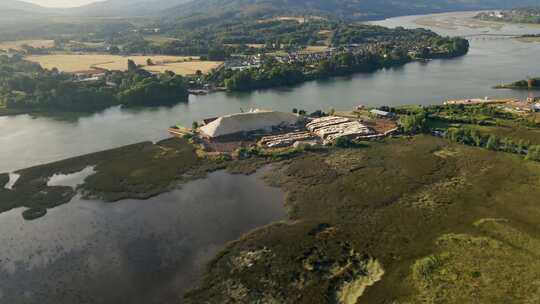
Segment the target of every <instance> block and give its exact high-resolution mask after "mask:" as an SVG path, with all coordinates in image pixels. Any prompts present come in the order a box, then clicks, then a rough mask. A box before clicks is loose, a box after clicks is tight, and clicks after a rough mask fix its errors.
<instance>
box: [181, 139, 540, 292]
mask: <svg viewBox="0 0 540 304" xmlns="http://www.w3.org/2000/svg"><path fill="white" fill-rule="evenodd" d="M275 168H276V169H275V171H274V173H273V175H272V176H270V177H268V179H269V180H270V181H272V182H273V183H275V184H276V185H279V186H281V187H283V188H284V189H286V190H287V192H288V196H287V201H286V205H287V207H288V208H289V210H290V217H291V219H292V220H293V221H292V222H291V223H281V224H276V225H272V226H269V227H265V228H262V229H259V230H257V231H255V232H254V233H251V234H250V235H247V236H245V237H244V238H242V239H241V240H239V241H237V242H235V243H234V244H231V245H230V246H229V247H228V248H227V249H226V250H225V251H223V252H222V253H221V254H220V255H219V256H218V257H216V258H215V259H214V260H213V261H212V262H211V263H210V265H209V269H208V273H207V276H206V278H205V281H204V283H203V285H202V286H201V288H200V289H198V290H195V291H193V292H192V293H190V294H189V295H188V300H189V302H190V303H205V302H207V301H208V302H219V303H232V302H244V303H249V302H254V301H257V300H258V301H262V302H263V303H272V302H276V303H356V300H357V299H358V298H359V297H360V295H361V301H362V302H364V303H383V302H384V303H386V302H388V303H390V302H393V301H399V302H405V303H407V302H412V303H415V302H418V301H419V299H420V298H421V297H424V298H426V299H429V297H432V296H433V295H431V294H429V293H432V292H437V291H433V290H432V289H431V287H433V288H436V289H435V290H444V288H445V287H444V286H445V285H444V284H445V282H451V280H455V281H456V283H459V284H460V285H459V286H461V285H463V286H465V285H467V286H471V287H469V288H470V290H471V293H469V294H465V295H460V294H459V289H457V288H455V289H451V290H449V291H448V292H449V293H452V294H453V295H452V296H450V295H448V296H445V297H442V298H438V299H444V301H442V302H443V303H459V302H456V301H457V300H455V299H462V298H460V296H461V297H465V298H466V299H468V300H472V299H476V298H475V297H472V295H473V294H474V293H476V294H478V296H479V297H480V298H482V299H487V298H490V299H492V300H493V301H492V302H501V301H504V300H505V299H525V300H534V299H535V297H537V296H538V290H532V289H529V290H525V289H524V288H515V289H512V288H511V287H512V286H518V285H519V284H525V285H526V284H528V283H529V282H528V281H527V280H528V279H530V278H535V277H536V275H535V270H534V269H536V268H534V267H533V268H530V269H528V268H526V267H522V268H519V269H520V272H522V271H525V273H524V274H523V275H522V276H517V275H515V273H508V274H507V273H506V272H507V271H513V270H512V269H511V267H502V266H501V267H499V268H498V270H500V271H502V273H499V276H507V275H508V276H511V277H512V278H515V280H514V281H512V282H510V283H509V284H506V285H505V286H508V288H506V289H505V290H507V291H508V292H510V293H509V294H506V295H505V294H503V293H502V292H498V293H493V294H491V293H490V290H491V289H495V288H497V286H498V285H497V284H498V283H497V284H488V283H485V284H487V285H489V286H490V288H489V289H482V288H481V286H482V285H481V284H477V283H478V282H477V281H478V280H488V281H484V282H489V280H496V279H497V278H496V276H495V274H496V273H497V271H485V272H484V271H483V269H480V270H473V272H474V271H476V272H480V275H478V274H477V273H476V272H474V273H473V275H470V276H469V275H463V276H461V275H458V277H457V278H454V274H453V272H445V271H443V270H441V271H439V272H437V277H434V279H433V280H434V281H433V282H434V283H433V285H425V282H424V281H422V280H424V279H422V278H419V277H418V276H415V275H413V274H414V273H415V271H416V270H414V269H417V268H418V267H416V268H415V265H416V264H417V263H420V262H418V261H422V260H423V259H425V258H426V257H429V256H431V255H436V256H437V255H439V254H441V253H442V252H443V251H444V248H443V247H441V246H440V241H438V240H440V239H441V238H444V237H445V235H449V234H463V235H466V236H467V237H468V238H475V237H491V238H493V236H490V235H489V233H490V232H489V231H485V230H481V229H478V227H475V226H474V225H473V223H475V222H476V221H478V220H480V219H484V218H505V219H506V220H507V221H508V222H507V225H508V227H510V228H511V229H517V230H519V231H522V232H523V233H526V234H527V235H528V237H530V238H532V239H535V238H538V237H539V236H540V234H539V233H540V232H539V231H538V230H537V228H536V227H537V226H536V222H537V218H538V217H539V216H540V208H539V207H540V206H538V199H537V195H536V194H535V193H536V191H537V190H540V165H539V164H538V163H535V162H527V161H524V160H522V159H521V158H519V157H517V156H514V155H511V154H506V153H497V152H492V151H488V150H484V149H479V148H474V147H467V146H463V145H457V144H454V143H451V142H449V141H446V140H444V139H438V138H435V137H431V136H425V135H420V136H416V137H413V138H400V139H389V140H388V141H387V142H386V143H371V144H370V146H369V147H367V148H360V149H335V150H330V151H328V152H325V153H305V154H303V155H301V156H299V157H297V158H296V159H295V160H294V161H283V162H281V163H279V165H276V166H275ZM469 243H470V242H469ZM469 243H467V242H466V244H469ZM452 246H454V247H452V248H450V250H451V251H452V252H453V253H452V254H453V256H455V257H456V258H457V260H450V261H449V262H448V263H449V264H445V265H446V266H444V267H454V268H453V269H457V270H455V271H454V273H455V272H456V271H458V270H459V271H466V272H467V274H468V273H469V272H468V269H467V267H466V264H463V267H462V264H460V263H465V262H463V261H466V263H472V262H473V261H478V260H479V259H481V258H482V256H481V255H480V256H479V255H478V254H479V253H481V252H482V251H481V250H478V249H477V248H476V247H474V246H472V245H471V246H472V247H467V246H468V245H467V246H462V247H463V248H462V247H459V243H458V245H452ZM455 248H458V249H459V250H458V251H455V250H457V249H455ZM486 254H488V253H484V257H485V255H486ZM499 258H500V259H501V260H497V261H498V262H500V263H504V262H507V261H511V262H515V263H521V264H520V265H527V263H528V262H530V261H531V259H530V258H523V257H522V254H521V253H519V254H518V253H515V254H514V253H512V252H510V253H508V254H506V253H504V254H503V253H501V254H496V255H495V259H499ZM460 261H461V262H460ZM498 262H493V263H498ZM375 263H376V265H379V266H380V269H379V268H378V266H377V267H375V266H373V265H375ZM516 265H517V264H516ZM413 270H414V271H413ZM382 273H384V274H382ZM426 276H427V278H428V279H426V280H429V282H432V281H431V279H430V278H431V276H432V274H430V273H427V274H426ZM435 279H436V280H435ZM501 284H503V283H501ZM370 285H372V286H371V287H368V286H370ZM425 286H428V288H427V289H426V287H425ZM366 287H367V288H366ZM364 288H366V289H365V292H364V293H363V294H362V290H363V289H364ZM437 288H438V289H437ZM426 291H427V292H428V294H425V293H426ZM428 302H429V301H428Z"/></svg>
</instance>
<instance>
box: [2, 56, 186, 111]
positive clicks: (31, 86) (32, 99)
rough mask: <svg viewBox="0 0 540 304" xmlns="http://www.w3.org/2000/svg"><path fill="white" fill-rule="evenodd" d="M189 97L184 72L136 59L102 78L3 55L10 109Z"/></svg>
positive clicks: (139, 103)
mask: <svg viewBox="0 0 540 304" xmlns="http://www.w3.org/2000/svg"><path fill="white" fill-rule="evenodd" d="M187 97H188V91H187V86H186V82H185V80H184V78H183V77H182V76H180V75H175V74H174V73H172V72H166V73H163V74H158V75H153V74H150V73H148V72H146V71H144V70H140V69H138V68H137V67H136V66H135V67H133V63H132V64H131V65H130V69H129V70H128V71H127V72H106V73H105V75H104V76H103V77H100V78H99V79H96V80H94V79H89V80H88V79H86V80H85V79H78V78H77V77H75V76H73V75H71V74H67V73H62V72H59V71H58V70H57V69H52V70H46V69H42V68H41V67H39V65H37V66H36V65H35V64H30V63H28V62H26V61H24V60H23V59H22V58H8V57H7V56H3V57H0V100H1V101H2V104H3V105H4V107H6V108H8V109H27V110H32V111H46V110H60V111H94V110H99V109H103V108H107V107H110V106H115V105H122V106H143V105H144V106H154V105H163V104H171V103H176V102H180V101H185V100H187Z"/></svg>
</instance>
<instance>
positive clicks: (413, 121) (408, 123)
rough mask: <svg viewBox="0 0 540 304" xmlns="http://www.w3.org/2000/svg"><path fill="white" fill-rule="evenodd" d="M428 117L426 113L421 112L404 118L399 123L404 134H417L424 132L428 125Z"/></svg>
mask: <svg viewBox="0 0 540 304" xmlns="http://www.w3.org/2000/svg"><path fill="white" fill-rule="evenodd" d="M426 116H427V115H426V113H425V112H424V111H421V112H420V113H418V114H414V115H407V116H404V117H402V118H401V119H400V122H399V123H400V125H401V129H402V131H403V133H407V134H415V133H418V132H422V131H424V130H425V128H426V123H427V120H426Z"/></svg>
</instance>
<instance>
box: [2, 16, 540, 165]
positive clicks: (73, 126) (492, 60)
mask: <svg viewBox="0 0 540 304" xmlns="http://www.w3.org/2000/svg"><path fill="white" fill-rule="evenodd" d="M470 15H471V13H453V14H442V15H436V17H435V18H443V19H444V18H448V16H458V17H463V16H470ZM417 18H418V16H409V17H400V18H392V19H388V20H384V21H379V22H374V23H375V24H380V25H384V26H390V27H393V26H404V27H418V26H417V25H416V24H414V22H413V20H415V19H417ZM433 30H435V31H437V32H439V33H441V34H444V35H469V34H474V33H483V32H486V31H487V32H488V33H502V34H509V33H510V34H523V33H540V27H527V26H521V25H508V26H504V27H503V28H502V29H488V28H482V29H469V28H465V27H458V28H457V29H452V30H449V29H441V28H433ZM538 54H540V43H522V42H518V41H515V40H508V39H507V40H478V39H473V40H472V41H471V51H470V53H469V54H468V55H467V56H464V57H461V58H457V59H451V60H434V61H431V62H429V63H410V64H407V65H405V66H403V67H399V68H393V69H387V70H381V71H378V72H375V73H369V74H356V75H354V76H352V77H346V78H335V79H332V80H329V81H314V82H308V83H305V84H302V85H300V86H298V87H294V88H285V89H273V90H264V91H258V92H253V93H245V94H231V93H216V94H211V95H208V96H192V97H190V99H189V102H188V103H184V104H179V105H177V106H175V107H172V108H159V109H144V110H121V109H118V108H112V109H108V110H106V111H104V112H101V113H98V114H94V115H89V116H84V117H37V118H33V117H31V116H29V115H20V116H16V117H0V172H3V171H13V170H16V169H21V168H24V167H28V166H32V165H36V164H40V163H46V162H51V161H54V160H60V159H64V158H66V157H71V156H75V155H80V154H86V153H90V152H95V151H99V150H103V149H108V148H112V147H118V146H122V145H126V144H130V143H135V142H139V141H144V140H154V141H155V140H159V139H162V138H164V137H166V136H167V134H166V132H165V130H166V128H167V127H169V126H170V125H173V124H177V123H180V124H183V125H186V126H190V125H191V123H192V122H193V121H196V120H200V119H202V118H205V117H210V116H215V115H220V114H225V113H230V112H237V111H239V110H240V109H244V110H246V109H249V108H267V109H276V110H282V111H290V110H291V109H292V108H302V109H306V110H308V111H314V110H317V109H322V110H327V109H330V108H336V109H351V108H352V107H353V106H354V105H357V104H359V103H362V104H366V105H371V106H377V105H403V104H424V105H426V104H433V103H440V102H442V101H444V100H446V99H452V98H469V97H484V96H492V97H497V96H500V97H504V96H509V97H525V96H526V95H527V94H528V93H527V92H515V91H501V90H493V89H491V87H492V86H493V85H496V84H500V83H502V82H510V81H513V80H518V79H523V78H525V77H526V76H528V75H531V76H540V65H538V64H537V58H538Z"/></svg>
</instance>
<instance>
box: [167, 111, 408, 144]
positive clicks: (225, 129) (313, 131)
mask: <svg viewBox="0 0 540 304" xmlns="http://www.w3.org/2000/svg"><path fill="white" fill-rule="evenodd" d="M194 126H196V128H194V129H188V128H184V127H181V126H176V127H171V128H170V129H169V133H170V134H171V135H173V136H179V137H183V136H186V135H187V136H193V137H196V138H197V139H198V140H199V142H200V144H201V146H202V147H203V149H204V150H205V151H208V152H218V153H219V152H232V151H234V150H236V149H238V148H246V147H260V148H264V149H277V148H288V147H298V146H299V145H309V146H321V145H331V144H333V143H335V142H336V141H337V140H339V139H345V140H348V141H354V140H369V139H374V138H380V137H385V136H388V135H390V134H392V133H393V132H395V131H397V130H398V127H397V121H396V119H395V118H394V117H393V115H391V113H388V112H384V111H380V110H371V111H366V110H362V111H352V112H340V113H334V114H333V115H328V114H327V115H324V116H321V117H310V116H304V115H299V114H294V113H285V112H277V111H270V110H259V109H254V110H250V111H248V112H245V113H236V114H230V115H224V116H221V117H215V118H209V119H205V120H203V121H201V122H197V123H194Z"/></svg>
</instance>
